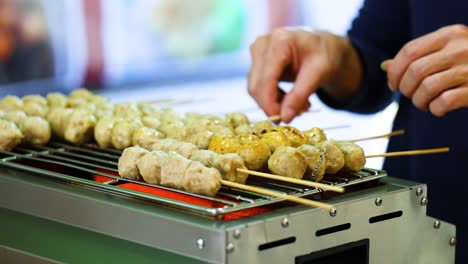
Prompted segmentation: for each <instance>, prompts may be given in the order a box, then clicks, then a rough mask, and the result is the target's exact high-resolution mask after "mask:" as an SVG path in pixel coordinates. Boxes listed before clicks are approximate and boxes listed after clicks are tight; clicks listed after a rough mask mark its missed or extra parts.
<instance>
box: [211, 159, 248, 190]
mask: <svg viewBox="0 0 468 264" xmlns="http://www.w3.org/2000/svg"><path fill="white" fill-rule="evenodd" d="M213 167H215V168H216V169H218V170H219V172H220V173H221V177H222V178H223V179H224V180H227V181H232V182H237V183H241V184H244V183H245V181H246V180H247V177H248V176H249V175H248V174H247V173H245V172H239V171H237V169H244V170H246V169H247V167H246V166H245V165H244V161H243V160H242V158H241V157H240V156H239V155H237V154H236V153H228V154H219V155H216V157H215V159H214V161H213Z"/></svg>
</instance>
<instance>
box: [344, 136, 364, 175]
mask: <svg viewBox="0 0 468 264" xmlns="http://www.w3.org/2000/svg"><path fill="white" fill-rule="evenodd" d="M338 146H339V147H340V150H341V151H342V152H343V154H344V159H345V164H344V167H343V170H346V171H351V172H358V171H361V170H362V168H363V167H364V165H365V164H366V157H365V156H364V151H363V150H362V148H361V147H360V146H358V145H356V144H354V143H353V142H338Z"/></svg>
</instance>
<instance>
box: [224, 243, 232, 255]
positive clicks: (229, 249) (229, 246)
mask: <svg viewBox="0 0 468 264" xmlns="http://www.w3.org/2000/svg"><path fill="white" fill-rule="evenodd" d="M233 251H234V244H233V243H228V244H227V246H226V252H227V253H231V252H233Z"/></svg>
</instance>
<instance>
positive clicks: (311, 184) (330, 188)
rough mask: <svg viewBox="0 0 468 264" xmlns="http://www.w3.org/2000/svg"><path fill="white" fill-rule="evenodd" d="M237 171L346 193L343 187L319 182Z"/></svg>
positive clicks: (242, 170) (250, 171) (243, 170)
mask: <svg viewBox="0 0 468 264" xmlns="http://www.w3.org/2000/svg"><path fill="white" fill-rule="evenodd" d="M237 171H239V172H243V173H248V174H249V175H254V176H259V177H263V178H269V179H274V180H279V181H284V182H290V183H295V184H299V185H306V186H311V187H315V188H321V189H323V190H328V191H333V192H339V193H343V192H344V188H343V187H337V186H331V185H328V184H323V183H319V182H313V181H305V180H300V179H295V178H290V177H285V176H279V175H274V174H270V173H264V172H259V171H253V170H246V169H237Z"/></svg>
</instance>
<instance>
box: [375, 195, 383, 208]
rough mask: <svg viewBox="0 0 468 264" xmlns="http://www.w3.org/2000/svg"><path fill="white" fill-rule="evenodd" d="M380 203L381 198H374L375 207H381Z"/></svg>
mask: <svg viewBox="0 0 468 264" xmlns="http://www.w3.org/2000/svg"><path fill="white" fill-rule="evenodd" d="M382 202H383V200H382V198H380V197H377V198H375V205H377V206H381V205H382Z"/></svg>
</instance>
